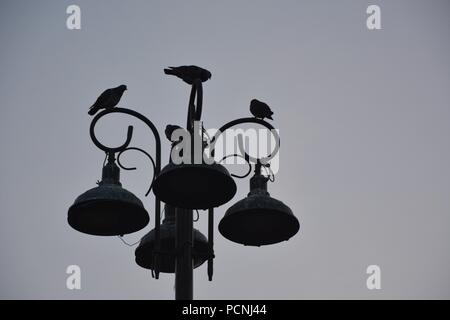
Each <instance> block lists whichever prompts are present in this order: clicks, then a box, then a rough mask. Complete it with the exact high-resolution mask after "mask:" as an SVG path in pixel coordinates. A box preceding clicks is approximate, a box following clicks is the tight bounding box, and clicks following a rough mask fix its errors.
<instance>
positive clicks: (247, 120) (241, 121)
mask: <svg viewBox="0 0 450 320" xmlns="http://www.w3.org/2000/svg"><path fill="white" fill-rule="evenodd" d="M244 123H256V124H259V125H262V126H264V127H266V128H267V129H268V130H270V132H271V133H272V134H273V136H274V138H275V148H274V150H273V151H272V152H271V153H270V154H269V155H268V156H267V157H263V158H259V159H258V158H255V157H252V156H250V155H249V154H247V153H246V152H245V150H243V143H242V135H239V136H238V143H239V148H240V149H241V152H242V153H243V154H242V156H243V157H244V158H246V159H248V160H249V161H251V162H253V163H258V162H260V163H261V164H263V165H267V164H268V163H269V161H270V160H271V159H272V158H273V157H275V155H276V154H277V153H278V150H279V149H280V136H279V135H278V132H277V130H276V129H275V128H274V127H273V126H272V125H271V124H270V123H268V122H267V121H264V120H262V119H257V118H240V119H236V120H233V121H230V122H228V123H226V124H225V125H223V126H222V127H221V128H220V129H219V130H218V131H217V132H216V134H215V135H214V137H212V139H211V141H210V149H211V154H212V156H214V146H215V144H216V142H217V139H218V137H219V136H220V135H221V134H222V133H223V132H224V131H225V130H227V129H229V128H231V127H233V126H236V125H239V124H244Z"/></svg>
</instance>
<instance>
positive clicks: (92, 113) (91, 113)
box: [88, 104, 100, 116]
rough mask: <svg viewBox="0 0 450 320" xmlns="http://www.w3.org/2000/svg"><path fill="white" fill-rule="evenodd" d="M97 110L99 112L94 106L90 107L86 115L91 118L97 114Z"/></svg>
mask: <svg viewBox="0 0 450 320" xmlns="http://www.w3.org/2000/svg"><path fill="white" fill-rule="evenodd" d="M98 110H100V108H99V107H98V106H97V105H95V104H94V105H93V106H92V107H90V108H89V111H88V114H89V115H91V116H93V115H94V114H96V113H97V111H98Z"/></svg>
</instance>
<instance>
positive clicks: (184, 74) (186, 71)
mask: <svg viewBox="0 0 450 320" xmlns="http://www.w3.org/2000/svg"><path fill="white" fill-rule="evenodd" d="M164 73H165V74H170V75H174V76H177V77H178V78H180V79H182V80H183V81H184V82H186V83H187V84H190V85H192V84H193V83H194V81H195V80H197V79H199V80H200V81H201V82H205V81H207V80H208V79H211V72H209V71H208V70H206V69H203V68H200V67H197V66H181V67H169V68H167V69H164Z"/></svg>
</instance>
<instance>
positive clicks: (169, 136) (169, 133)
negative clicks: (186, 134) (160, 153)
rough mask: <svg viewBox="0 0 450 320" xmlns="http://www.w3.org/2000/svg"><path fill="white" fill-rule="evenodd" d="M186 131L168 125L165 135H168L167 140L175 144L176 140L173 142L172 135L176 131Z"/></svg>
mask: <svg viewBox="0 0 450 320" xmlns="http://www.w3.org/2000/svg"><path fill="white" fill-rule="evenodd" d="M178 129H181V130H184V129H183V128H182V127H180V126H177V125H173V124H168V125H167V126H166V130H165V131H164V133H165V134H166V138H167V139H168V140H169V141H170V142H175V140H172V135H173V133H174V131H175V130H178Z"/></svg>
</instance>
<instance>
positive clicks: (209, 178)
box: [153, 163, 236, 209]
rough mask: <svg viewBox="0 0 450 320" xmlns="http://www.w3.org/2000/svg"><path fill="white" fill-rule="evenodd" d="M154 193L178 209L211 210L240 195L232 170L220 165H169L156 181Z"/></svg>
mask: <svg viewBox="0 0 450 320" xmlns="http://www.w3.org/2000/svg"><path fill="white" fill-rule="evenodd" d="M153 192H154V193H155V195H156V196H157V197H158V198H159V199H161V200H162V201H163V202H165V203H168V204H170V205H172V206H174V207H178V208H185V209H208V208H214V207H218V206H220V205H222V204H224V203H227V202H228V201H230V200H231V199H232V198H233V196H234V195H235V193H236V183H235V182H234V180H233V178H232V177H231V175H230V173H229V172H228V170H227V169H226V168H225V167H224V166H222V165H220V164H217V163H214V164H204V163H202V164H180V165H175V164H173V163H169V164H168V165H167V166H165V167H164V168H163V170H162V171H161V173H160V174H159V175H158V177H157V178H156V180H155V183H154V185H153Z"/></svg>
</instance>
